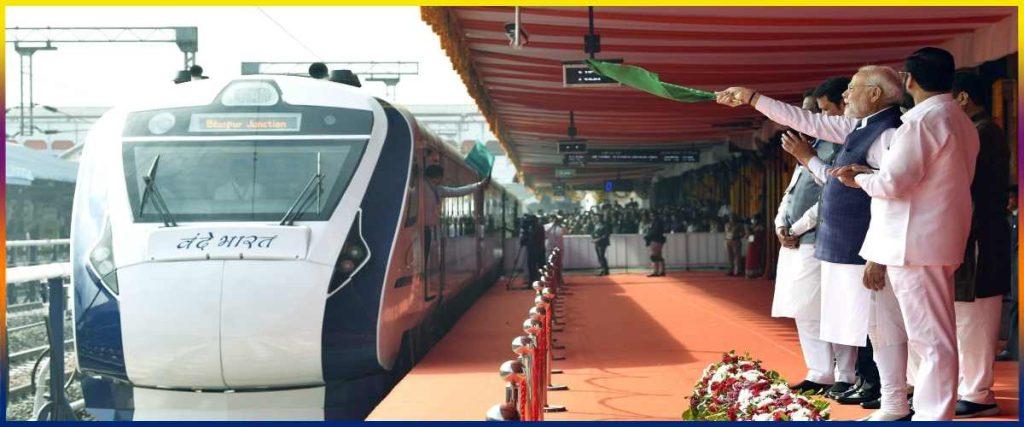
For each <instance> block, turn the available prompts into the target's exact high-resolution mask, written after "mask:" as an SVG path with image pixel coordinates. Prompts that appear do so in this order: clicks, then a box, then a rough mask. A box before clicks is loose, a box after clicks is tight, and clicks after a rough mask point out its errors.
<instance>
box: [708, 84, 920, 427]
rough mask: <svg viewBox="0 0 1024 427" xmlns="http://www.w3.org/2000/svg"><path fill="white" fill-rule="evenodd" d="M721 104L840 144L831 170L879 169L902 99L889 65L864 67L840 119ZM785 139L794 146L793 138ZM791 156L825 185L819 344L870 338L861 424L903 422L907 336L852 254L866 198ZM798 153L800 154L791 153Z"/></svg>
mask: <svg viewBox="0 0 1024 427" xmlns="http://www.w3.org/2000/svg"><path fill="white" fill-rule="evenodd" d="M716 96H717V100H718V102H719V103H721V104H725V105H730V106H738V105H743V104H748V105H751V106H753V107H755V108H756V109H757V110H758V111H760V112H761V113H763V114H765V116H767V117H768V118H769V119H771V120H773V121H775V122H776V123H779V124H782V125H784V126H789V127H790V128H793V129H794V130H796V131H798V132H802V133H804V134H807V135H810V136H812V137H815V138H818V139H824V140H826V141H835V142H837V143H842V144H843V146H842V148H841V149H840V151H839V153H838V155H837V156H836V158H835V159H834V161H833V166H835V167H841V166H845V165H852V164H864V163H867V164H868V165H870V166H872V167H876V168H877V167H878V166H879V164H880V163H881V157H882V154H883V153H884V152H885V150H886V149H887V148H888V145H889V142H890V141H891V140H892V137H893V134H894V132H895V129H896V128H897V127H898V126H899V125H900V120H899V118H900V110H899V108H897V107H896V105H897V104H898V103H899V102H900V100H901V99H902V96H903V90H902V87H901V84H900V78H899V75H898V74H897V72H896V71H895V70H893V69H892V68H889V67H881V66H866V67H862V68H861V69H860V70H858V71H857V73H856V74H854V76H853V78H852V79H851V81H850V84H849V85H848V87H847V90H846V91H845V92H844V93H843V99H844V101H845V102H846V108H845V111H844V117H836V116H825V115H821V114H813V113H810V112H807V111H803V110H801V109H799V108H796V107H793V106H791V105H788V104H785V103H782V102H779V101H776V100H773V99H771V98H768V97H766V96H761V95H760V94H758V93H757V92H755V91H753V90H751V89H748V88H740V87H731V88H728V89H726V90H724V91H722V92H718V93H717V94H716ZM787 138H789V139H797V140H801V137H800V136H798V135H796V134H795V133H790V134H789V136H787ZM789 145H791V146H792V147H794V150H793V151H792V154H793V155H794V157H796V158H797V159H798V160H799V161H800V163H801V164H803V165H804V166H805V167H807V168H808V170H810V171H811V172H812V173H814V175H815V176H817V177H818V178H819V179H820V180H822V181H824V182H825V187H824V189H823V190H822V198H821V199H822V200H821V205H820V211H819V213H818V231H817V242H816V245H815V248H814V255H815V257H817V258H818V259H819V260H821V278H822V282H821V283H822V286H821V308H822V309H821V336H820V338H821V339H822V340H824V341H828V342H832V343H837V344H845V345H853V346H858V347H863V346H864V345H866V344H867V336H868V335H869V334H870V335H871V342H872V344H873V346H874V359H875V363H876V364H877V365H878V370H879V374H880V377H881V394H882V396H881V405H880V406H881V409H879V410H878V411H876V412H874V413H873V414H872V415H871V416H869V417H867V418H865V419H866V420H876V421H892V420H901V419H909V416H910V407H909V404H908V402H907V398H906V390H907V385H906V380H907V378H906V367H907V336H906V332H905V330H904V329H903V319H902V314H901V312H900V308H899V303H898V302H897V300H896V297H895V294H894V293H893V291H892V289H891V288H892V287H891V286H888V287H885V288H882V289H881V290H877V291H875V290H869V289H867V288H866V287H865V286H864V285H863V276H864V265H865V260H864V259H863V258H862V257H861V256H860V255H859V252H860V249H861V245H862V244H863V242H864V239H865V237H866V235H867V231H868V225H869V223H870V220H871V197H869V196H868V195H867V194H866V193H865V192H863V191H859V190H858V189H855V188H850V187H847V186H845V185H843V184H842V183H841V182H839V181H838V180H837V179H835V178H833V177H831V176H829V175H828V174H827V171H826V169H827V167H828V166H827V165H826V163H825V162H824V161H823V160H822V159H820V158H818V157H817V156H816V155H815V153H814V150H813V149H811V147H810V146H809V145H808V144H806V143H804V144H792V143H791V144H789ZM797 147H800V148H797Z"/></svg>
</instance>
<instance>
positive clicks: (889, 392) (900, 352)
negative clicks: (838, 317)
mask: <svg viewBox="0 0 1024 427" xmlns="http://www.w3.org/2000/svg"><path fill="white" fill-rule="evenodd" d="M865 289H867V288H865ZM869 292H871V304H872V307H877V306H878V305H879V304H886V305H887V306H888V309H887V310H878V309H872V310H871V312H870V313H869V315H868V316H869V320H868V336H870V337H871V346H872V349H873V352H872V356H873V357H872V358H873V359H874V361H875V365H876V366H877V367H878V382H879V383H880V386H881V393H882V397H881V399H880V400H881V402H880V403H881V408H880V409H881V410H883V411H885V412H887V413H890V414H909V413H910V403H909V402H907V333H906V330H905V329H904V328H903V318H902V316H901V315H900V310H899V304H898V303H897V302H896V294H895V292H894V291H893V288H892V283H890V282H889V281H888V280H886V282H885V287H884V288H882V290H879V291H871V290H869Z"/></svg>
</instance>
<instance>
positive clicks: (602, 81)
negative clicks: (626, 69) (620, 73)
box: [562, 59, 622, 87]
mask: <svg viewBox="0 0 1024 427" xmlns="http://www.w3.org/2000/svg"><path fill="white" fill-rule="evenodd" d="M602 61H605V62H622V60H621V59H602ZM562 86H563V87H577V86H587V87H595V86H596V87H601V86H619V82H617V81H615V80H613V79H610V78H607V77H605V76H602V75H600V74H597V72H595V71H594V70H591V69H590V66H589V65H587V63H585V62H583V61H570V62H563V63H562Z"/></svg>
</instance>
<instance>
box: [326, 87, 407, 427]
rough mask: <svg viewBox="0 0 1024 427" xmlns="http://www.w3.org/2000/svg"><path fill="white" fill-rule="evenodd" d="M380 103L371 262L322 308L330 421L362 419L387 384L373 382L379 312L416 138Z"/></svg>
mask: <svg viewBox="0 0 1024 427" xmlns="http://www.w3.org/2000/svg"><path fill="white" fill-rule="evenodd" d="M380 102H381V104H382V105H383V106H384V111H385V114H386V117H387V120H388V129H387V136H386V137H385V140H384V147H383V149H382V150H381V153H380V158H379V159H378V160H377V165H376V166H375V167H374V171H373V176H371V177H370V183H369V186H368V187H367V189H366V195H365V196H364V197H363V201H362V204H361V205H360V206H361V207H362V210H363V214H362V221H363V236H364V238H365V239H366V243H367V245H369V247H370V253H371V257H370V261H369V262H368V263H367V264H366V265H365V266H364V267H363V269H362V270H360V271H359V273H358V274H356V275H355V276H354V277H353V278H352V281H351V282H349V283H348V285H346V286H345V287H343V288H342V289H341V290H339V291H338V292H337V293H336V294H334V295H333V296H331V297H330V298H328V299H327V306H326V307H325V310H324V326H323V338H322V340H323V341H322V348H323V359H322V360H323V372H324V380H325V381H326V382H327V389H326V392H325V397H324V399H325V402H324V407H325V411H326V413H325V416H326V417H327V419H336V418H362V417H363V416H365V415H366V414H368V413H369V411H370V410H372V409H373V407H374V406H375V405H376V404H377V402H378V401H379V399H380V398H381V397H382V396H380V395H381V394H382V393H383V392H384V386H383V384H379V383H380V382H379V381H377V380H376V379H375V377H379V375H374V374H377V373H380V372H381V368H380V365H379V363H378V361H377V318H378V313H377V311H378V310H379V308H380V296H381V287H382V286H384V279H385V275H386V273H387V267H388V266H387V262H388V258H389V254H390V253H391V245H392V242H393V240H394V238H395V229H396V226H397V225H398V221H399V220H400V219H401V218H400V217H401V214H402V197H401V195H402V194H405V191H406V182H407V175H408V165H409V162H410V161H411V160H412V159H411V158H410V152H411V148H412V135H410V133H409V125H408V123H407V121H406V120H405V118H404V117H402V115H401V114H400V113H399V111H398V110H396V109H395V108H394V107H392V106H391V105H389V104H387V103H386V102H383V101H380ZM331 280H332V281H333V280H335V279H334V278H332V279H331Z"/></svg>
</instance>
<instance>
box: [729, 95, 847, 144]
mask: <svg viewBox="0 0 1024 427" xmlns="http://www.w3.org/2000/svg"><path fill="white" fill-rule="evenodd" d="M715 97H716V100H717V101H718V103H719V104H723V105H729V106H732V107H735V106H738V105H743V104H748V105H750V106H752V107H754V108H755V109H756V110H757V111H759V112H761V113H762V114H764V115H765V116H766V117H768V118H769V119H771V120H772V121H773V122H775V123H778V124H780V125H783V126H788V127H791V128H793V129H795V130H796V131H798V132H802V133H805V134H807V135H810V136H813V137H815V138H818V139H823V140H825V141H830V142H835V143H837V144H842V143H844V142H845V141H846V135H848V134H850V132H853V130H854V129H856V128H857V119H853V118H848V117H842V116H827V115H824V114H821V113H812V112H810V111H807V110H803V109H800V108H797V107H795V106H792V105H789V104H786V103H784V102H780V101H776V100H774V99H771V98H769V97H767V96H764V95H760V94H758V93H757V92H754V91H753V90H751V89H748V88H744V87H730V88H728V89H725V90H723V91H721V92H715Z"/></svg>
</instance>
